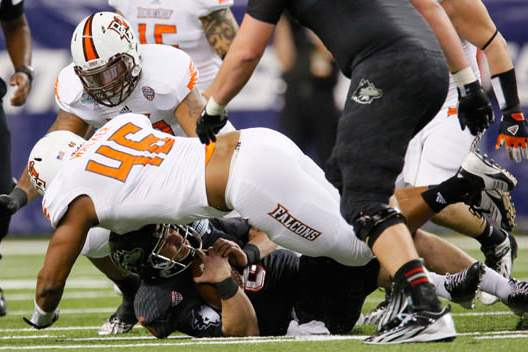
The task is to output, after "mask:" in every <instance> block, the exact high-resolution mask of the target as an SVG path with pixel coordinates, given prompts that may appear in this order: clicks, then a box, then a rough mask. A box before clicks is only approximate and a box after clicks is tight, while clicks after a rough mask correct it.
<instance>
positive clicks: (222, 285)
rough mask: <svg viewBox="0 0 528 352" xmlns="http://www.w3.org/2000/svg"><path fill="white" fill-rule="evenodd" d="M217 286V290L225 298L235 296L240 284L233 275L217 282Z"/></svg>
mask: <svg viewBox="0 0 528 352" xmlns="http://www.w3.org/2000/svg"><path fill="white" fill-rule="evenodd" d="M215 287H216V292H217V293H218V295H219V296H220V298H221V299H223V300H226V299H229V298H231V297H233V296H234V295H235V294H236V293H237V291H238V285H237V284H236V282H235V280H233V279H232V278H231V277H228V278H227V279H225V280H223V281H220V282H218V283H216V284H215Z"/></svg>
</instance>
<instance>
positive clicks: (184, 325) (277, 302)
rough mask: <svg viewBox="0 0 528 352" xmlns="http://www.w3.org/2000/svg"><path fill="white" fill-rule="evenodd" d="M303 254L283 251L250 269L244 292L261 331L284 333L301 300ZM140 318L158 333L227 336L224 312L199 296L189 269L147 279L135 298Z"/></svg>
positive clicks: (137, 314)
mask: <svg viewBox="0 0 528 352" xmlns="http://www.w3.org/2000/svg"><path fill="white" fill-rule="evenodd" d="M298 269H299V258H298V257H297V256H296V255H295V254H294V253H292V252H290V251H286V250H278V251H275V252H274V253H272V254H271V255H269V256H268V257H266V258H264V259H263V260H262V262H261V263H260V264H258V265H252V266H250V267H248V268H246V270H244V273H243V277H244V280H243V282H244V291H245V293H246V294H247V296H248V297H249V299H250V301H251V303H252V304H253V307H254V308H255V312H256V314H257V319H258V322H259V331H260V334H261V335H268V336H273V335H284V334H285V333H286V329H287V328H288V324H289V322H290V320H291V319H292V308H293V304H294V301H295V299H296V293H297V291H296V286H297V284H296V281H295V280H296V277H297V271H298ZM134 310H135V313H136V316H137V318H138V320H139V321H140V322H141V324H142V325H143V326H145V327H146V328H147V329H148V330H149V331H150V332H151V333H152V334H153V335H154V336H156V337H160V338H161V337H166V336H168V335H170V334H171V333H173V332H175V331H179V332H182V333H185V334H188V335H191V336H194V337H215V336H222V320H221V313H220V312H219V311H218V310H217V309H215V308H214V307H212V306H210V305H208V304H207V303H206V302H205V301H204V300H203V299H202V298H201V297H200V295H199V293H198V291H197V289H196V286H195V284H194V282H193V279H192V276H191V274H190V272H189V271H186V272H184V273H182V274H180V275H177V276H175V277H172V278H170V279H163V280H156V281H143V282H142V284H141V286H140V288H139V290H138V292H137V293H136V297H135V300H134Z"/></svg>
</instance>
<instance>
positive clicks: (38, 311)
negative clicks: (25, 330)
mask: <svg viewBox="0 0 528 352" xmlns="http://www.w3.org/2000/svg"><path fill="white" fill-rule="evenodd" d="M56 312H57V309H55V310H54V311H53V312H51V313H48V312H45V311H44V310H42V308H40V307H39V305H38V304H37V302H35V309H34V310H33V315H31V322H32V323H33V324H35V325H37V326H45V325H48V324H51V323H53V319H55V315H56Z"/></svg>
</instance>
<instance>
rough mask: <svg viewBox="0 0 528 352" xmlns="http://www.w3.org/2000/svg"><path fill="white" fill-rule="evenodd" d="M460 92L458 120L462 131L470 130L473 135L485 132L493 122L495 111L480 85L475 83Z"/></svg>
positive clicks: (465, 86)
mask: <svg viewBox="0 0 528 352" xmlns="http://www.w3.org/2000/svg"><path fill="white" fill-rule="evenodd" d="M457 90H458V120H459V122H460V127H461V128H462V130H464V129H465V128H466V126H467V127H468V128H469V131H470V132H471V134H472V135H474V136H476V135H477V134H479V133H480V132H484V131H485V130H486V128H488V127H489V125H490V123H491V122H493V109H492V107H491V103H490V101H489V98H488V96H487V95H486V93H485V92H484V89H482V87H481V85H480V83H479V82H478V81H475V82H473V83H469V84H466V85H464V87H463V88H460V87H459V88H457Z"/></svg>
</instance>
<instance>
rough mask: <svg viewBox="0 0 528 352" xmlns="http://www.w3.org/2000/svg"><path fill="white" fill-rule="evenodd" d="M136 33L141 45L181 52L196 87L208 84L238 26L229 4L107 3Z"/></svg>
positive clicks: (211, 0)
mask: <svg viewBox="0 0 528 352" xmlns="http://www.w3.org/2000/svg"><path fill="white" fill-rule="evenodd" d="M108 3H109V4H110V6H112V7H114V8H115V9H116V11H117V12H118V13H120V14H122V15H123V16H124V17H125V18H126V19H127V20H128V21H129V23H130V24H131V25H132V27H133V28H134V29H135V30H136V31H137V32H138V35H139V41H140V43H141V44H167V45H172V46H175V47H177V48H180V49H182V50H184V51H185V52H186V53H187V54H189V56H190V57H191V58H192V60H193V62H194V64H195V65H196V68H197V69H198V72H199V73H200V75H199V78H198V82H197V84H196V85H197V87H198V89H199V90H200V91H202V92H203V91H204V90H205V89H206V88H207V87H208V86H209V85H210V84H211V83H212V82H213V79H214V77H215V76H216V73H217V72H218V69H219V68H220V65H221V64H222V59H223V58H224V56H225V55H226V53H227V50H228V49H229V46H230V45H231V42H232V41H233V39H234V37H235V35H236V33H237V31H238V24H237V22H236V20H235V18H234V16H233V14H232V12H231V10H230V7H231V6H232V5H233V0H179V1H173V0H159V1H152V0H108Z"/></svg>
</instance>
